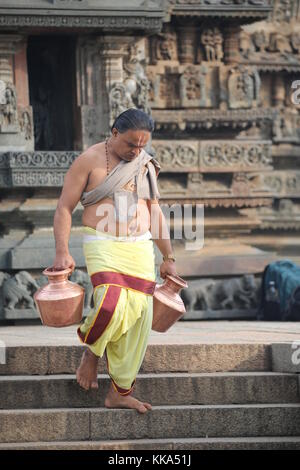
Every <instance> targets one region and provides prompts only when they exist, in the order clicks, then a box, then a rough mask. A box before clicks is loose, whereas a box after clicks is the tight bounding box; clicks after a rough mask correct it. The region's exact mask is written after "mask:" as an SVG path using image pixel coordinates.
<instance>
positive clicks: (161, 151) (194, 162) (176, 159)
mask: <svg viewBox="0 0 300 470" xmlns="http://www.w3.org/2000/svg"><path fill="white" fill-rule="evenodd" d="M152 147H153V149H154V151H155V158H157V159H158V161H159V162H160V164H161V166H162V171H188V170H191V169H192V168H199V155H198V142H185V141H183V142H180V141H163V142H160V141H159V140H157V141H152Z"/></svg>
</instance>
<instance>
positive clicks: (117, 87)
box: [109, 83, 135, 125]
mask: <svg viewBox="0 0 300 470" xmlns="http://www.w3.org/2000/svg"><path fill="white" fill-rule="evenodd" d="M127 85H128V86H127V87H126V85H124V84H123V83H115V84H114V85H113V86H112V88H111V90H110V92H109V101H110V117H111V119H110V125H112V124H113V122H114V120H115V119H116V118H117V117H118V116H119V114H121V113H123V111H126V109H128V108H132V107H134V103H133V101H132V97H131V93H130V91H132V92H134V91H135V83H133V85H132V86H131V87H130V85H131V83H128V84H127ZM128 88H129V90H128Z"/></svg>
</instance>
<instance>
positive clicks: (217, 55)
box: [198, 26, 224, 62]
mask: <svg viewBox="0 0 300 470" xmlns="http://www.w3.org/2000/svg"><path fill="white" fill-rule="evenodd" d="M200 42H201V44H202V47H203V52H204V53H202V59H203V60H206V61H208V62H219V61H221V60H222V59H223V56H224V53H223V35H222V33H221V31H220V29H219V28H218V27H216V26H215V27H211V28H206V29H204V30H203V31H202V33H201V36H200ZM200 51H201V50H200ZM198 61H199V62H201V57H200V58H199V57H198Z"/></svg>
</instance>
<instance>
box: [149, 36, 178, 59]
mask: <svg viewBox="0 0 300 470" xmlns="http://www.w3.org/2000/svg"><path fill="white" fill-rule="evenodd" d="M154 44H155V46H154V60H155V61H157V60H177V45H176V33H174V32H163V33H161V34H158V35H157V37H156V38H155V43H154Z"/></svg>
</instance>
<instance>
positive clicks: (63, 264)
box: [53, 153, 89, 270]
mask: <svg viewBox="0 0 300 470" xmlns="http://www.w3.org/2000/svg"><path fill="white" fill-rule="evenodd" d="M88 162H89V158H88V155H87V154H86V153H83V154H81V155H79V156H78V157H77V158H76V159H75V160H74V162H73V163H72V165H71V166H70V168H69V170H68V171H67V173H66V175H65V178H64V185H63V188H62V192H61V195H60V198H59V200H58V203H57V207H56V211H55V215H54V237H55V247H56V257H55V260H54V263H53V268H54V269H55V270H60V269H65V268H68V267H71V268H72V270H74V269H75V261H74V259H73V258H72V256H71V255H70V253H69V238H70V232H71V226H72V212H73V210H74V208H75V207H76V205H77V204H78V202H79V200H80V197H81V194H82V192H83V191H84V188H85V187H86V184H87V180H88V175H89V164H88Z"/></svg>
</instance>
